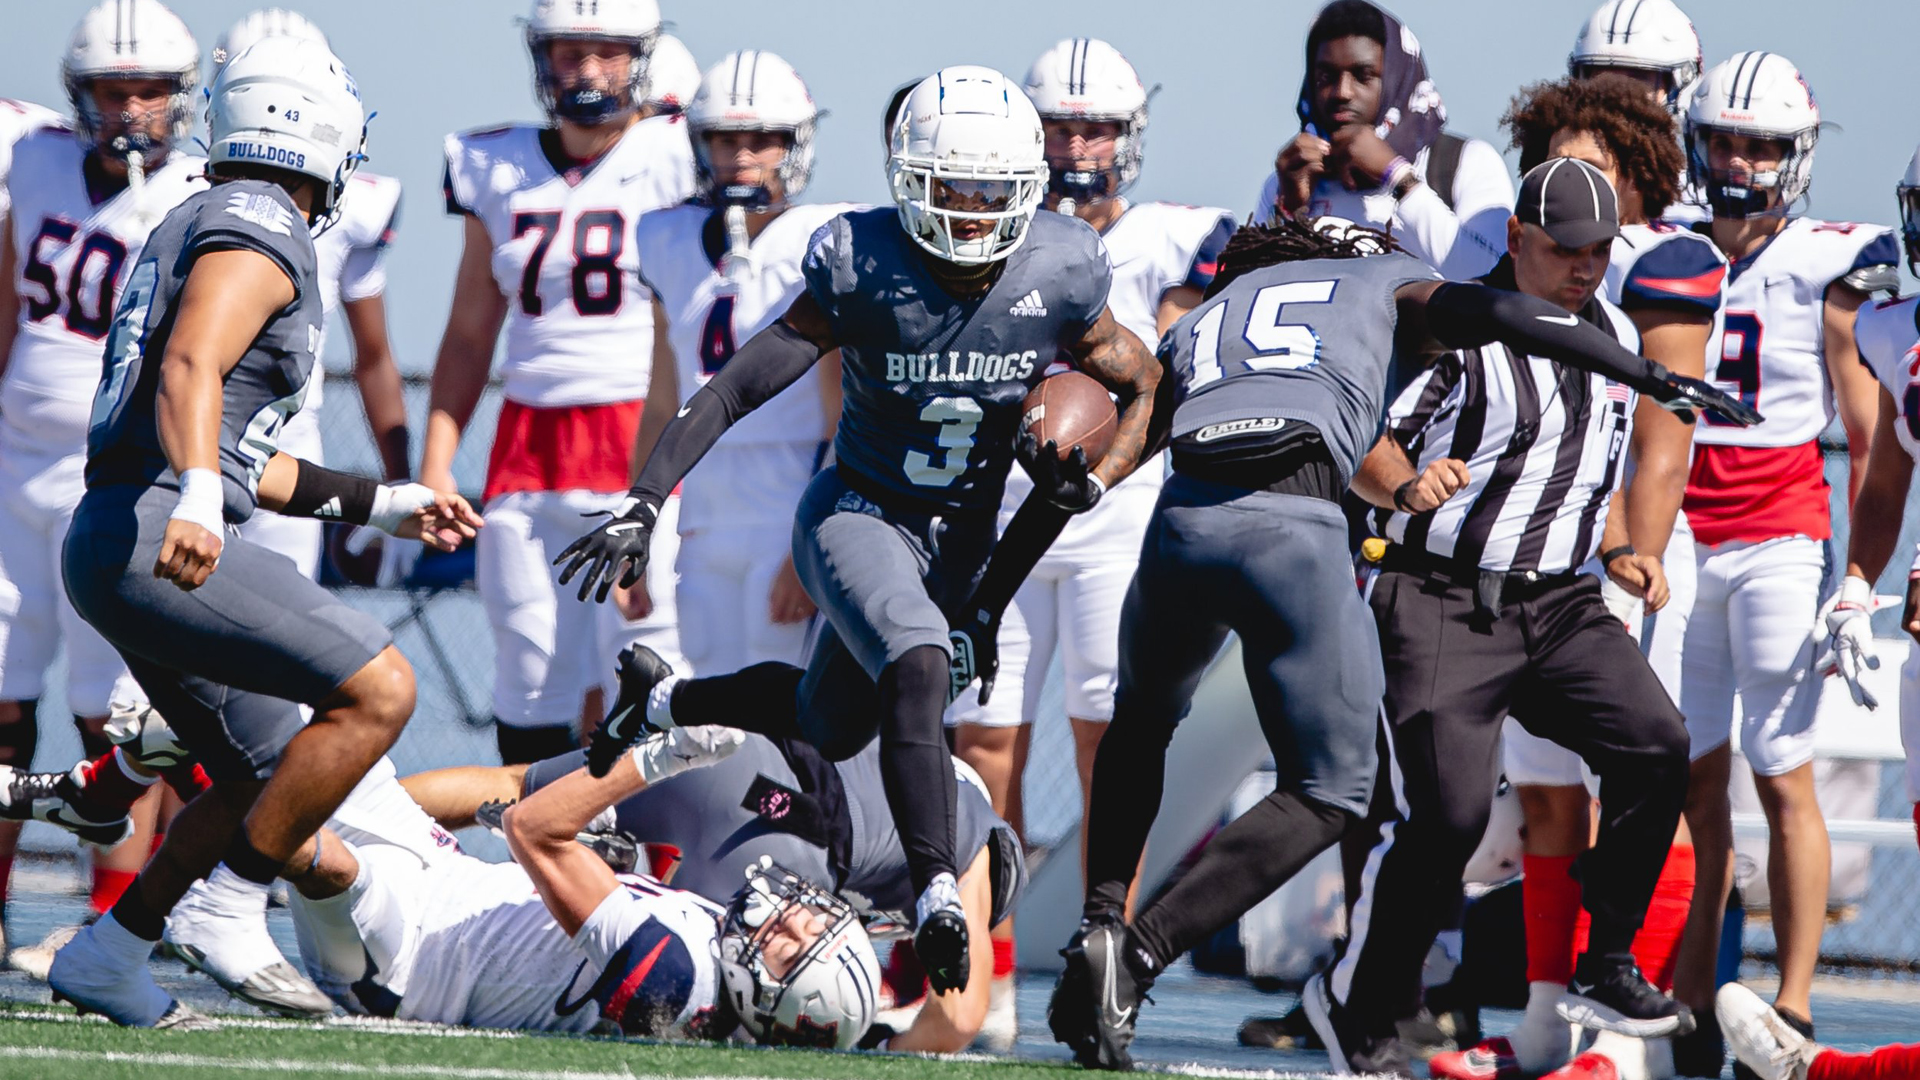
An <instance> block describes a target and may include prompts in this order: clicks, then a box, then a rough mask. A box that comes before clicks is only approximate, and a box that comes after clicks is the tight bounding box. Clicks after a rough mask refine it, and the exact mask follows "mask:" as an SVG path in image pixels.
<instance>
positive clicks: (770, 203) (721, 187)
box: [694, 128, 795, 213]
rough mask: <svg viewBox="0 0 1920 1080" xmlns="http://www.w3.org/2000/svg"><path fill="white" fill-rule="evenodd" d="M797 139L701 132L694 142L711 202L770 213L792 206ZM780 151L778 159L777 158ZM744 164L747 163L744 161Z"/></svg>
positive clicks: (784, 134) (767, 133)
mask: <svg viewBox="0 0 1920 1080" xmlns="http://www.w3.org/2000/svg"><path fill="white" fill-rule="evenodd" d="M794 142H795V138H794V134H793V132H790V131H773V130H767V129H759V128H754V129H738V130H735V129H728V128H723V129H720V130H717V131H712V130H709V131H702V132H701V133H700V138H698V139H697V140H695V142H694V157H695V159H696V160H697V162H698V165H697V166H696V168H697V170H698V172H699V173H700V175H701V177H702V178H703V180H704V181H705V183H704V184H703V185H702V186H703V188H704V189H705V190H706V191H707V192H708V195H707V201H708V202H711V203H713V204H714V205H716V206H741V207H745V208H746V209H747V210H748V211H750V212H754V213H767V212H770V211H772V210H775V209H777V208H779V207H781V206H783V205H784V204H785V203H786V201H787V179H788V175H789V170H788V167H787V166H788V161H789V159H791V158H792V157H793V148H794ZM776 151H777V156H776ZM743 159H744V160H743Z"/></svg>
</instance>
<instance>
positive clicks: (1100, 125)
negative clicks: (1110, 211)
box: [1041, 117, 1140, 207]
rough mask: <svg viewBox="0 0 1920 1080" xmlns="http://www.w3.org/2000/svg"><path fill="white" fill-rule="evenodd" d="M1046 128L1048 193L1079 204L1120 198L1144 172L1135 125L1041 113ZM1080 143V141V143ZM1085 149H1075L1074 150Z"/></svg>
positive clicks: (1075, 204)
mask: <svg viewBox="0 0 1920 1080" xmlns="http://www.w3.org/2000/svg"><path fill="white" fill-rule="evenodd" d="M1041 124H1042V126H1043V127H1045V129H1046V133H1047V174H1048V175H1047V194H1049V195H1051V196H1053V197H1054V198H1056V199H1058V200H1061V201H1063V202H1064V201H1066V200H1071V201H1072V203H1073V205H1074V206H1075V207H1081V206H1089V205H1092V204H1095V203H1099V202H1104V201H1106V200H1108V199H1114V198H1118V197H1119V195H1120V193H1121V192H1122V191H1124V190H1126V189H1127V188H1128V187H1130V186H1131V185H1132V182H1133V181H1132V179H1131V178H1132V177H1135V176H1138V175H1139V172H1140V153H1139V142H1138V140H1136V139H1135V138H1133V136H1132V134H1131V131H1132V125H1130V124H1127V123H1125V122H1124V121H1118V120H1056V119H1053V118H1051V117H1044V118H1042V119H1041ZM1076 144H1077V145H1076ZM1075 149H1079V150H1080V151H1081V152H1080V153H1079V154H1075V153H1074V150H1075Z"/></svg>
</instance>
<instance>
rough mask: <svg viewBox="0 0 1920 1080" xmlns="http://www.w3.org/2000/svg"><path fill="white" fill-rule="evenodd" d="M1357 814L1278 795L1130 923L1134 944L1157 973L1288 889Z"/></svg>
mask: <svg viewBox="0 0 1920 1080" xmlns="http://www.w3.org/2000/svg"><path fill="white" fill-rule="evenodd" d="M1353 821H1354V815H1352V814H1350V813H1348V812H1346V811H1345V810H1341V809H1338V808H1336V807H1332V806H1328V805H1327V804H1326V803H1323V802H1317V801H1315V800H1313V799H1310V798H1307V797H1306V796H1305V795H1302V794H1300V793H1299V792H1298V791H1293V790H1288V791H1276V792H1274V793H1273V794H1271V795H1268V796H1267V797H1266V798H1264V799H1261V800H1260V801H1259V802H1257V803H1255V804H1253V807H1252V809H1250V810H1248V811H1247V812H1246V813H1244V814H1241V815H1240V816H1239V817H1237V818H1234V819H1233V821H1232V822H1231V823H1230V824H1228V825H1227V827H1226V828H1224V829H1221V830H1220V832H1219V833H1218V834H1216V835H1215V836H1214V838H1213V839H1212V840H1210V841H1208V842H1207V846H1206V850H1204V851H1202V852H1201V853H1200V859H1199V861H1198V862H1196V863H1194V865H1193V869H1191V870H1189V871H1187V874H1186V876H1185V877H1183V878H1181V879H1180V880H1179V882H1178V883H1176V884H1175V885H1174V886H1173V888H1171V889H1169V890H1167V892H1166V894H1165V895H1163V896H1161V897H1160V898H1159V899H1158V900H1156V901H1154V903H1153V906H1151V907H1149V908H1148V909H1147V910H1146V911H1144V912H1141V913H1140V915H1139V916H1138V917H1137V918H1135V919H1134V920H1133V938H1134V941H1135V942H1136V943H1137V944H1138V946H1139V947H1140V949H1141V950H1142V951H1143V952H1144V953H1145V954H1146V956H1147V958H1148V959H1150V960H1152V961H1154V963H1155V964H1156V970H1157V969H1158V968H1163V967H1165V966H1167V964H1169V963H1171V962H1172V961H1173V960H1175V959H1178V958H1179V956H1180V954H1182V953H1184V952H1186V951H1187V950H1188V949H1191V948H1193V947H1194V946H1195V945H1197V944H1199V943H1200V942H1201V941H1203V940H1205V939H1206V938H1207V937H1209V936H1211V935H1212V934H1214V933H1215V932H1217V931H1218V930H1220V929H1221V928H1222V927H1224V926H1226V925H1227V924H1228V923H1230V922H1232V921H1233V920H1235V919H1237V918H1239V917H1240V916H1242V915H1244V914H1246V913H1247V911H1248V910H1249V909H1251V908H1252V907H1253V906H1254V905H1255V904H1258V903H1259V902H1260V901H1262V900H1264V899H1266V898H1267V897H1268V896H1270V895H1272V893H1273V890H1275V889H1277V888H1279V887H1280V886H1282V885H1284V884H1286V882H1287V880H1288V879H1289V878H1291V877H1293V875H1295V874H1297V873H1299V872H1300V868H1301V867H1303V866H1305V865H1307V863H1308V862H1309V861H1311V860H1312V859H1313V857H1314V856H1315V855H1318V854H1320V853H1321V852H1322V851H1325V850H1326V849H1327V848H1329V847H1331V846H1333V843H1334V841H1336V840H1338V839H1340V835H1341V834H1342V833H1343V832H1345V831H1346V830H1347V827H1348V826H1349V825H1351V824H1352V823H1353Z"/></svg>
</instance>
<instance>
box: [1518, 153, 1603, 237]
mask: <svg viewBox="0 0 1920 1080" xmlns="http://www.w3.org/2000/svg"><path fill="white" fill-rule="evenodd" d="M1513 214H1514V216H1515V217H1517V218H1519V219H1520V220H1521V221H1522V222H1524V223H1525V224H1528V225H1538V226H1540V227H1541V228H1543V229H1545V230H1546V231H1547V235H1548V236H1551V237H1553V240H1554V243H1556V244H1559V245H1560V246H1562V247H1570V248H1583V247H1587V246H1588V245H1590V244H1597V243H1599V242H1600V241H1602V240H1611V239H1613V238H1614V237H1616V236H1619V235H1620V203H1619V201H1618V200H1617V199H1615V198H1614V194H1613V185H1612V184H1609V183H1607V177H1606V174H1604V173H1602V172H1601V171H1600V170H1599V169H1596V168H1594V167H1593V166H1591V165H1589V164H1587V163H1586V162H1584V161H1581V160H1579V159H1578V158H1569V157H1559V158H1554V159H1552V160H1550V161H1545V162H1542V163H1540V164H1539V165H1536V166H1534V167H1533V170H1532V171H1531V172H1529V173H1527V175H1526V176H1525V177H1523V178H1522V179H1521V181H1520V201H1519V203H1517V204H1516V205H1515V206H1514V208H1513Z"/></svg>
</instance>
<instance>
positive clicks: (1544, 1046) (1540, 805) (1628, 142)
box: [1431, 73, 1727, 1080]
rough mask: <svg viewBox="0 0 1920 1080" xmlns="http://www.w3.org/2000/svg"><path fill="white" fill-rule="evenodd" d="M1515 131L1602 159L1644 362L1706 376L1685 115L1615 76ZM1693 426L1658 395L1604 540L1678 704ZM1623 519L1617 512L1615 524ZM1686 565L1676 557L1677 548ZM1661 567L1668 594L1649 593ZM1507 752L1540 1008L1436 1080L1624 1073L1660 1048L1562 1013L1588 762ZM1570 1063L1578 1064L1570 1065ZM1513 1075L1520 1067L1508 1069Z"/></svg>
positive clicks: (1669, 928) (1650, 935)
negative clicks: (1580, 1040)
mask: <svg viewBox="0 0 1920 1080" xmlns="http://www.w3.org/2000/svg"><path fill="white" fill-rule="evenodd" d="M1502 122H1503V124H1504V125H1505V126H1506V127H1507V128H1508V129H1509V131H1510V132H1511V133H1512V146H1513V148H1514V149H1517V150H1518V151H1519V152H1520V165H1521V168H1522V169H1523V170H1531V169H1532V168H1533V167H1534V166H1535V165H1538V164H1540V163H1541V162H1543V161H1545V160H1548V159H1549V158H1552V157H1571V158H1577V159H1579V160H1581V161H1584V162H1586V163H1587V164H1589V165H1592V166H1593V167H1594V168H1596V169H1598V170H1600V172H1601V173H1603V174H1604V175H1605V176H1606V178H1607V180H1608V182H1609V183H1610V184H1611V185H1612V186H1613V189H1614V192H1615V194H1616V196H1617V198H1618V201H1619V205H1620V222H1621V224H1620V235H1619V236H1618V237H1616V238H1615V239H1614V241H1613V244H1612V249H1611V253H1610V258H1609V259H1608V263H1607V270H1606V278H1605V283H1604V285H1603V286H1602V288H1601V295H1603V296H1604V297H1606V299H1607V301H1608V302H1609V303H1612V304H1613V305H1614V306H1616V307H1618V308H1620V309H1621V310H1622V311H1623V312H1625V314H1626V316H1627V318H1628V319H1629V320H1631V321H1632V322H1633V325H1634V329H1635V330H1637V331H1638V332H1639V335H1640V353H1641V355H1643V356H1645V357H1647V358H1648V359H1651V360H1655V361H1657V362H1659V363H1661V364H1663V365H1665V366H1666V367H1667V368H1668V369H1669V370H1671V371H1678V372H1681V373H1683V374H1687V375H1692V376H1694V377H1696V378H1698V377H1701V376H1703V375H1704V374H1705V364H1706V345H1707V340H1708V337H1709V336H1710V335H1711V333H1712V331H1713V327H1714V323H1715V321H1716V318H1717V316H1718V314H1719V311H1720V300H1721V290H1722V284H1723V282H1724V281H1725V279H1726V273H1727V268H1726V260H1725V259H1724V258H1722V257H1721V255H1720V253H1719V251H1718V250H1716V249H1715V248H1714V246H1713V244H1712V242H1711V241H1709V240H1707V238H1706V237H1704V236H1701V235H1699V234H1697V233H1694V232H1690V231H1688V230H1685V229H1682V228H1679V227H1677V226H1672V225H1658V224H1649V222H1650V221H1652V220H1657V219H1659V218H1660V217H1661V216H1662V214H1663V213H1664V212H1665V210H1666V208H1667V207H1668V206H1669V205H1671V204H1672V203H1673V202H1674V200H1676V199H1678V198H1679V197H1680V195H1681V193H1682V189H1681V187H1680V180H1679V177H1680V175H1681V173H1682V170H1683V168H1684V159H1683V158H1682V157H1681V155H1680V140H1679V138H1678V133H1677V125H1676V124H1675V122H1674V118H1673V114H1672V113H1671V112H1669V111H1668V110H1667V109H1666V107H1665V106H1664V105H1662V104H1659V103H1658V102H1657V101H1656V100H1655V99H1653V98H1650V97H1649V95H1648V94H1647V93H1646V90H1645V88H1644V86H1643V84H1641V83H1640V82H1639V81H1637V80H1628V79H1623V78H1621V77H1620V76H1618V75H1614V74H1608V73H1602V74H1600V75H1597V76H1594V77H1589V78H1574V79H1566V80H1562V81H1560V82H1555V83H1543V84H1540V85H1537V86H1533V87H1530V88H1528V89H1527V90H1526V91H1524V92H1523V93H1522V95H1521V96H1520V97H1519V98H1517V99H1516V100H1515V101H1514V103H1513V106H1512V107H1511V108H1510V109H1509V110H1508V112H1507V115H1506V117H1505V118H1504V119H1503V121H1502ZM1692 441H1693V429H1692V428H1691V427H1690V426H1688V425H1687V424H1685V423H1683V422H1682V421H1680V420H1679V418H1677V417H1673V416H1670V415H1666V413H1665V410H1663V409H1661V408H1660V407H1659V406H1658V405H1657V404H1655V403H1653V402H1651V401H1646V400H1643V401H1641V402H1640V403H1639V405H1638V406H1637V407H1636V409H1635V412H1634V417H1633V429H1632V436H1631V447H1632V456H1631V458H1630V459H1629V466H1630V468H1631V473H1630V475H1629V478H1628V481H1627V485H1626V488H1625V491H1624V492H1623V493H1622V495H1621V497H1620V501H1619V505H1618V507H1617V510H1618V511H1619V512H1620V514H1621V517H1620V519H1619V520H1620V521H1621V522H1622V523H1623V524H1624V527H1625V528H1624V531H1622V532H1621V533H1620V534H1619V535H1618V536H1616V537H1613V538H1611V542H1607V543H1605V544H1604V545H1603V546H1604V548H1605V549H1606V550H1605V552H1604V554H1603V556H1602V558H1603V559H1604V560H1605V561H1606V562H1607V566H1606V567H1605V568H1604V570H1603V568H1601V567H1599V566H1597V565H1595V564H1589V565H1588V566H1587V567H1584V568H1583V570H1586V571H1587V572H1594V571H1596V570H1602V571H1603V572H1604V573H1606V574H1607V576H1606V577H1604V578H1603V580H1602V581H1601V588H1600V593H1601V599H1602V600H1603V601H1605V603H1606V605H1607V610H1608V611H1610V612H1612V613H1613V614H1614V615H1615V616H1617V617H1619V618H1620V619H1621V620H1622V621H1623V622H1625V623H1626V624H1627V629H1628V632H1629V633H1631V634H1632V635H1633V637H1634V639H1635V640H1636V641H1639V642H1641V646H1642V648H1641V651H1642V652H1643V653H1644V654H1645V655H1646V657H1647V660H1648V662H1649V664H1650V666H1651V667H1652V668H1653V670H1654V674H1656V675H1658V676H1659V677H1660V682H1661V685H1662V686H1664V687H1665V688H1666V690H1667V694H1668V696H1669V697H1671V698H1677V697H1678V696H1679V689H1680V643H1681V638H1682V636H1683V635H1684V634H1685V632H1686V625H1687V614H1688V612H1689V611H1690V610H1691V609H1692V606H1693V569H1694V562H1693V537H1692V534H1691V533H1690V532H1688V531H1687V528H1686V517H1685V515H1684V514H1681V513H1680V512H1679V511H1680V500H1681V496H1682V494H1683V493H1684V491H1685V488H1686V480H1687V461H1688V456H1689V451H1690V448H1691V446H1692ZM1610 520H1611V518H1610ZM1669 550H1671V551H1673V552H1674V557H1673V558H1671V559H1669V558H1667V557H1666V552H1667V551H1669ZM1648 559H1652V560H1656V561H1658V562H1659V563H1660V567H1661V570H1660V576H1661V577H1662V578H1663V579H1664V584H1663V586H1661V589H1662V590H1663V591H1664V594H1665V596H1666V601H1665V603H1664V604H1660V603H1656V602H1654V601H1655V600H1658V599H1659V596H1658V595H1653V596H1650V597H1648V599H1646V601H1645V602H1644V605H1643V601H1642V597H1643V596H1647V595H1648V593H1649V591H1650V586H1652V585H1653V576H1654V571H1653V569H1652V568H1651V567H1646V566H1644V565H1643V563H1644V560H1648ZM1501 738H1502V742H1503V744H1504V745H1503V747H1502V758H1503V764H1504V769H1505V772H1506V776H1507V779H1508V780H1509V781H1511V782H1512V784H1513V785H1514V788H1515V792H1516V796H1517V798H1518V799H1519V802H1520V806H1521V809H1522V811H1523V813H1524V816H1525V830H1524V837H1525V841H1524V842H1525V854H1524V856H1523V861H1524V866H1525V873H1526V877H1525V883H1524V885H1523V906H1524V908H1525V912H1526V925H1527V934H1526V942H1527V969H1528V970H1527V981H1528V1001H1527V1011H1526V1014H1525V1016H1523V1017H1522V1018H1521V1022H1520V1024H1519V1025H1518V1026H1517V1027H1516V1028H1515V1029H1514V1030H1513V1031H1512V1032H1510V1033H1509V1034H1508V1035H1506V1036H1503V1037H1500V1038H1495V1039H1488V1040H1484V1041H1483V1042H1481V1043H1480V1044H1479V1045H1478V1046H1476V1047H1472V1048H1469V1049H1465V1050H1462V1051H1458V1052H1454V1053H1449V1054H1442V1055H1439V1056H1436V1057H1435V1058H1434V1060H1433V1062H1432V1065H1431V1069H1432V1072H1433V1074H1434V1075H1435V1076H1447V1077H1455V1078H1459V1080H1478V1078H1481V1077H1498V1076H1502V1075H1508V1076H1510V1075H1512V1072H1513V1070H1518V1072H1519V1074H1520V1075H1523V1076H1539V1075H1542V1074H1543V1073H1551V1074H1552V1075H1553V1076H1554V1077H1555V1078H1556V1080H1574V1078H1575V1077H1579V1078H1583V1080H1584V1078H1587V1077H1590V1076H1593V1075H1595V1071H1596V1070H1597V1069H1599V1068H1600V1066H1599V1064H1598V1063H1597V1062H1594V1061H1592V1060H1590V1059H1589V1057H1588V1055H1597V1056H1599V1057H1604V1058H1606V1059H1607V1067H1610V1068H1614V1069H1615V1072H1616V1074H1617V1075H1619V1076H1623V1077H1632V1076H1635V1075H1637V1074H1638V1073H1640V1072H1641V1071H1642V1070H1643V1069H1644V1066H1643V1065H1642V1064H1641V1063H1640V1061H1639V1058H1640V1056H1641V1055H1643V1054H1644V1053H1645V1047H1646V1041H1645V1040H1640V1039H1630V1038H1628V1037H1626V1036H1621V1035H1619V1034H1616V1033H1613V1032H1601V1033H1600V1034H1599V1035H1597V1036H1596V1039H1595V1042H1594V1044H1593V1046H1592V1047H1591V1048H1589V1049H1588V1050H1587V1051H1585V1052H1584V1053H1582V1054H1581V1055H1580V1059H1579V1060H1575V1061H1573V1062H1572V1064H1569V1059H1570V1057H1571V1056H1572V1054H1573V1051H1574V1049H1575V1045H1574V1042H1573V1036H1574V1035H1575V1032H1574V1031H1573V1029H1572V1028H1571V1027H1570V1026H1569V1025H1568V1023H1567V1022H1566V1021H1565V1020H1563V1019H1561V1018H1560V1015H1559V1012H1558V1008H1557V1007H1558V1005H1559V1002H1560V999H1561V997H1562V996H1564V994H1565V992H1566V987H1567V982H1568V980H1569V979H1570V978H1571V977H1572V974H1573V963H1574V958H1575V957H1576V956H1577V955H1578V954H1579V953H1580V952H1581V950H1582V947H1583V945H1582V943H1583V941H1584V938H1585V932H1584V931H1585V927H1584V924H1583V922H1582V920H1581V907H1580V887H1579V883H1578V881H1577V880H1576V879H1575V878H1574V877H1573V866H1574V861H1575V859H1576V857H1578V856H1579V855H1580V854H1581V853H1583V852H1585V851H1586V850H1587V849H1588V848H1589V846H1590V845H1591V840H1592V835H1593V827H1592V820H1591V819H1592V813H1591V808H1592V802H1593V797H1592V794H1591V793H1590V792H1589V790H1588V787H1587V775H1586V774H1585V772H1584V770H1583V767H1582V763H1581V761H1580V758H1579V756H1578V755H1576V754H1574V753H1573V752H1572V751H1571V750H1567V749H1565V748H1564V747H1561V746H1559V745H1557V744H1555V743H1552V742H1549V741H1548V740H1546V739H1543V738H1540V737H1538V736H1536V735H1533V734H1531V733H1529V732H1528V731H1527V730H1526V729H1525V728H1524V727H1522V726H1521V725H1520V724H1519V723H1518V722H1517V721H1515V720H1513V719H1511V718H1509V719H1508V721H1507V723H1506V726H1505V729H1504V731H1503V733H1502V736H1501ZM1692 875H1693V846H1692V843H1691V839H1690V838H1689V837H1687V836H1686V835H1685V829H1684V827H1683V828H1682V830H1681V835H1680V837H1679V838H1677V839H1676V842H1675V845H1674V847H1673V850H1672V851H1671V852H1670V853H1669V855H1668V858H1667V865H1666V866H1665V867H1663V868H1662V870H1661V875H1660V880H1659V883H1658V884H1657V885H1656V886H1655V888H1654V899H1653V903H1652V905H1651V906H1650V907H1649V908H1648V911H1647V921H1646V923H1645V924H1644V926H1643V928H1642V930H1641V932H1640V934H1639V935H1638V936H1636V938H1635V941H1634V954H1635V957H1636V958H1637V960H1638V962H1639V964H1640V968H1641V970H1642V971H1644V972H1645V973H1646V975H1647V979H1648V981H1650V982H1652V983H1653V984H1654V985H1655V986H1656V987H1659V988H1660V989H1662V990H1666V989H1669V988H1671V986H1672V984H1673V950H1674V947H1675V946H1676V945H1677V944H1678V942H1679V937H1680V930H1681V928H1682V926H1683V925H1684V924H1685V922H1686V917H1687V905H1688V901H1689V900H1690V899H1691V897H1692V884H1693V878H1692ZM1562 1066H1566V1067H1565V1068H1562ZM1503 1068H1504V1069H1505V1070H1506V1071H1505V1072H1504V1073H1503V1072H1502V1070H1503Z"/></svg>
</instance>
